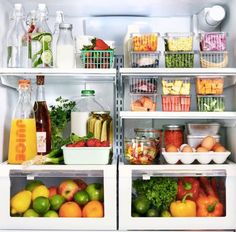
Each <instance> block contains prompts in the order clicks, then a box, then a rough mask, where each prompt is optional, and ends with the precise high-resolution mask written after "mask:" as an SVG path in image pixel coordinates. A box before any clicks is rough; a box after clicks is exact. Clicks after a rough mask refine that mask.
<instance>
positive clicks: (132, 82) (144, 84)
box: [129, 77, 157, 94]
mask: <svg viewBox="0 0 236 232" xmlns="http://www.w3.org/2000/svg"><path fill="white" fill-rule="evenodd" d="M129 88H130V93H136V94H143V93H147V94H153V93H157V77H150V78H144V77H130V78H129Z"/></svg>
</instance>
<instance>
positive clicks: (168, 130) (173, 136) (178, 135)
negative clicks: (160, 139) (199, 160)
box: [163, 125, 184, 148]
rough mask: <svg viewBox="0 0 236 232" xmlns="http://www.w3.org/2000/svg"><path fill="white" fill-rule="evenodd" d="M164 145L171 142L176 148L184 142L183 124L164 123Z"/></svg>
mask: <svg viewBox="0 0 236 232" xmlns="http://www.w3.org/2000/svg"><path fill="white" fill-rule="evenodd" d="M163 128H164V142H165V147H167V146H168V145H170V144H172V145H174V146H176V148H180V146H181V145H182V144H183V143H184V125H164V126H163Z"/></svg>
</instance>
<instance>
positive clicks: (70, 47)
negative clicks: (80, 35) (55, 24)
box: [56, 23, 75, 68]
mask: <svg viewBox="0 0 236 232" xmlns="http://www.w3.org/2000/svg"><path fill="white" fill-rule="evenodd" d="M59 29H60V31H59V37H58V40H57V46H56V66H57V68H74V67H75V43H74V40H73V36H72V24H69V23H60V25H59Z"/></svg>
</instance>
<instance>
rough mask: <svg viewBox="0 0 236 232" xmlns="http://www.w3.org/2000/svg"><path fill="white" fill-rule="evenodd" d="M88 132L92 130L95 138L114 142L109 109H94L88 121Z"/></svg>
mask: <svg viewBox="0 0 236 232" xmlns="http://www.w3.org/2000/svg"><path fill="white" fill-rule="evenodd" d="M87 132H91V133H93V135H94V138H96V139H99V140H101V141H109V142H110V145H111V146H112V143H113V125H112V117H111V116H110V112H109V111H98V112H97V111H94V112H91V116H90V117H89V119H88V121H87Z"/></svg>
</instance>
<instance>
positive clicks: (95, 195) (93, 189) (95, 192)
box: [85, 183, 104, 201]
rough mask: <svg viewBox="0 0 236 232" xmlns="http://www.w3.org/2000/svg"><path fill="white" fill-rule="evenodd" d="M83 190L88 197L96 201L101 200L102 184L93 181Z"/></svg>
mask: <svg viewBox="0 0 236 232" xmlns="http://www.w3.org/2000/svg"><path fill="white" fill-rule="evenodd" d="M85 191H86V192H87V193H88V195H89V199H90V200H91V201H92V200H96V201H102V200H103V192H104V191H103V185H102V184H100V183H93V184H89V185H88V186H87V188H86V189H85Z"/></svg>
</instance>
